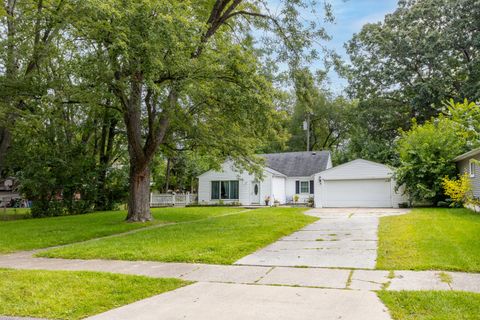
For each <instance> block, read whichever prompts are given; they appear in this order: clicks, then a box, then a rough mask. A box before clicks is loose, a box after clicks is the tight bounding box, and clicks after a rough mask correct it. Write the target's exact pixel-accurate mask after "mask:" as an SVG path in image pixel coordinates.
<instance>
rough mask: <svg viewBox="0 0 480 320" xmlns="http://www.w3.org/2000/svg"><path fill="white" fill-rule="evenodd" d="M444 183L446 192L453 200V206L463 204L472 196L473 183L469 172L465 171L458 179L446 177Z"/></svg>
mask: <svg viewBox="0 0 480 320" xmlns="http://www.w3.org/2000/svg"><path fill="white" fill-rule="evenodd" d="M442 185H443V189H444V192H445V194H446V195H447V196H449V197H450V199H451V201H452V204H451V206H455V205H460V206H462V205H463V204H465V203H467V202H468V201H469V200H470V199H471V198H472V184H471V182H470V178H469V177H468V174H467V173H464V174H463V175H461V176H460V177H459V178H458V179H450V178H448V177H444V178H443V181H442Z"/></svg>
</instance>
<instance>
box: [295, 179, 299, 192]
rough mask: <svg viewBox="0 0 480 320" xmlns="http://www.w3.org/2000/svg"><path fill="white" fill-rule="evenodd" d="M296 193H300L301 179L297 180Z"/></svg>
mask: <svg viewBox="0 0 480 320" xmlns="http://www.w3.org/2000/svg"><path fill="white" fill-rule="evenodd" d="M295 193H296V194H299V193H300V181H299V180H297V181H295Z"/></svg>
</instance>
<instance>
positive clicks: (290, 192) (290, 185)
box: [285, 176, 316, 203]
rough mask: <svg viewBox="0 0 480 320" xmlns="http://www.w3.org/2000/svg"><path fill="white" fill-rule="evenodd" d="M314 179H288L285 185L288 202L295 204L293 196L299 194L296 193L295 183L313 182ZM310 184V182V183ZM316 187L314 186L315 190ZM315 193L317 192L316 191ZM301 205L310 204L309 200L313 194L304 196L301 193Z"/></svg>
mask: <svg viewBox="0 0 480 320" xmlns="http://www.w3.org/2000/svg"><path fill="white" fill-rule="evenodd" d="M313 179H314V177H313V176H312V177H288V178H287V179H286V184H285V194H286V198H287V202H293V196H294V195H296V194H297V193H296V192H295V191H296V190H295V181H310V180H313ZM309 183H310V182H309ZM315 187H316V185H315V186H314V189H315ZM314 191H315V190H314ZM298 196H299V200H298V202H299V203H306V202H308V198H310V197H313V196H314V195H313V194H302V193H299V194H298Z"/></svg>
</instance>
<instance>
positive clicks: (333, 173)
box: [315, 159, 405, 208]
mask: <svg viewBox="0 0 480 320" xmlns="http://www.w3.org/2000/svg"><path fill="white" fill-rule="evenodd" d="M392 176H393V170H392V169H391V168H390V167H388V166H386V165H383V164H380V163H376V162H371V161H367V160H363V159H358V160H354V161H351V162H348V163H345V164H343V165H339V166H337V167H333V168H331V169H329V170H326V171H323V172H321V173H319V174H317V175H316V181H318V184H319V186H320V188H319V192H318V193H317V194H316V195H315V203H316V206H317V207H324V208H348V207H366V208H389V207H398V204H399V203H400V202H404V201H405V199H404V197H403V196H402V192H401V191H399V192H398V193H397V192H395V181H394V180H393V178H392Z"/></svg>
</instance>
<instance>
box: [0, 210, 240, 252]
mask: <svg viewBox="0 0 480 320" xmlns="http://www.w3.org/2000/svg"><path fill="white" fill-rule="evenodd" d="M240 210H241V209H238V208H228V207H216V208H205V207H203V208H162V209H153V210H152V212H153V216H154V218H155V221H154V222H153V223H171V222H185V221H191V220H197V219H204V218H208V217H213V216H217V215H222V214H227V213H230V212H238V211H240ZM125 217H126V212H125V211H108V212H97V213H90V214H84V215H75V216H65V217H54V218H42V219H25V220H16V221H3V222H0V253H9V252H14V251H18V250H31V249H38V248H46V247H50V246H55V245H62V244H68V243H74V242H79V241H83V240H88V239H92V238H97V237H101V236H106V235H111V234H116V233H121V232H125V231H129V230H133V229H138V228H143V227H146V226H149V225H152V224H153V223H127V222H125V221H124V220H125Z"/></svg>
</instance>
